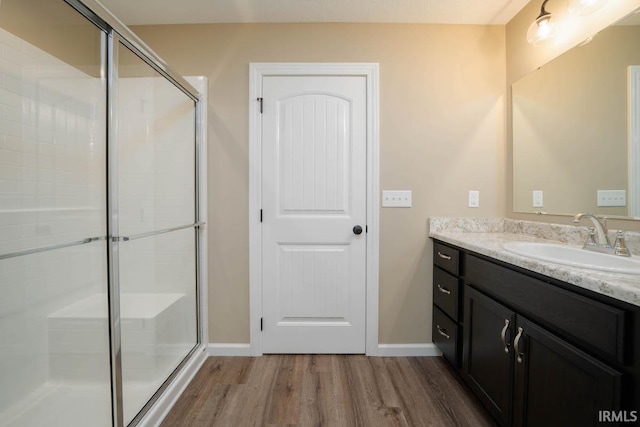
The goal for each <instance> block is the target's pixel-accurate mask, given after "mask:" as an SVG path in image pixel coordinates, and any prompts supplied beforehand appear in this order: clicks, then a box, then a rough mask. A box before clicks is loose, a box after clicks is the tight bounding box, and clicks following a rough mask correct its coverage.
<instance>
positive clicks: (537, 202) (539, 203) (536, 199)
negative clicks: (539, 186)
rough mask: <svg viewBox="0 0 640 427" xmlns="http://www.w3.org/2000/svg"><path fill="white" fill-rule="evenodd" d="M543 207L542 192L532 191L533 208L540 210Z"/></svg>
mask: <svg viewBox="0 0 640 427" xmlns="http://www.w3.org/2000/svg"><path fill="white" fill-rule="evenodd" d="M543 206H544V199H543V193H542V190H533V207H534V208H541V207H543Z"/></svg>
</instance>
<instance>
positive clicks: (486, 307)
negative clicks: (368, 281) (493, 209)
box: [430, 220, 640, 426]
mask: <svg viewBox="0 0 640 427" xmlns="http://www.w3.org/2000/svg"><path fill="white" fill-rule="evenodd" d="M500 221H501V220H495V222H493V223H491V224H484V225H483V226H482V227H479V228H478V227H477V224H475V225H472V226H471V227H470V229H471V230H472V231H474V232H471V233H470V232H465V231H464V230H460V229H455V227H454V231H451V229H448V228H447V227H441V225H442V224H437V225H436V226H435V227H433V226H432V227H431V230H430V236H431V237H432V238H433V239H434V258H433V262H434V267H433V270H434V273H433V278H434V282H433V303H434V307H433V341H434V343H435V344H436V345H437V346H438V347H439V348H440V349H441V351H442V353H443V355H444V356H445V358H446V359H447V360H448V361H449V362H450V363H451V364H452V365H453V366H454V367H455V369H456V370H457V371H458V373H459V374H460V375H461V377H462V378H463V379H464V381H465V382H466V383H467V385H468V386H469V388H470V389H471V390H472V391H473V392H474V394H475V395H476V396H477V397H478V399H479V400H480V401H481V402H482V404H483V405H484V406H485V407H486V408H487V410H488V411H489V412H490V413H491V414H492V415H493V417H494V418H495V420H496V421H497V422H498V423H499V424H500V425H501V426H512V425H513V426H524V425H530V426H532V425H543V426H573V425H575V426H589V425H596V424H598V421H599V419H600V420H603V417H604V416H608V415H606V414H605V413H604V412H603V411H616V416H622V418H620V419H621V420H624V419H626V420H628V421H632V420H633V419H634V418H635V417H638V418H639V420H640V416H639V415H638V413H639V412H640V276H631V275H621V274H611V273H601V272H594V271H589V270H582V269H577V268H570V267H566V266H562V265H554V264H552V263H547V262H543V261H536V260H532V259H528V258H526V257H522V256H518V255H516V254H512V253H509V252H508V251H505V250H504V249H503V244H504V243H506V242H509V241H514V240H516V241H518V240H520V241H540V240H541V239H540V238H539V237H536V236H535V234H536V233H530V234H526V233H518V232H517V231H518V230H514V229H513V227H514V224H515V222H513V223H511V224H508V225H507V226H506V227H505V223H504V221H502V222H500ZM505 221H509V220H505ZM458 225H459V223H458ZM520 226H521V228H522V223H521V224H520ZM509 227H512V228H511V229H508V228H509ZM462 228H464V227H462ZM505 228H507V230H506V231H505ZM515 228H517V224H516V225H515ZM524 228H527V226H525V227H524ZM574 229H575V228H571V230H574ZM514 231H515V232H514ZM520 231H522V230H520ZM538 234H539V233H538ZM543 234H544V233H543ZM633 411H636V412H633ZM609 413H611V412H608V413H607V414H609Z"/></svg>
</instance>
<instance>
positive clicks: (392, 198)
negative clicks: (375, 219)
mask: <svg viewBox="0 0 640 427" xmlns="http://www.w3.org/2000/svg"><path fill="white" fill-rule="evenodd" d="M382 207H383V208H410V207H411V190H385V191H383V192H382Z"/></svg>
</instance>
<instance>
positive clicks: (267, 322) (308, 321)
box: [262, 76, 367, 353]
mask: <svg viewBox="0 0 640 427" xmlns="http://www.w3.org/2000/svg"><path fill="white" fill-rule="evenodd" d="M262 88H263V89H262V92H263V93H262V97H263V102H264V104H263V117H262V215H263V222H262V261H263V263H262V282H263V295H262V303H263V310H262V311H263V337H262V338H263V352H264V353H364V352H365V320H366V316H365V300H366V236H367V234H366V224H365V221H366V175H367V171H366V169H367V164H366V158H367V156H366V154H367V153H366V140H367V134H366V133H367V131H366V129H367V123H366V120H367V114H366V108H367V107H366V105H367V103H366V77H364V76H266V77H264V78H263V86H262ZM356 226H360V227H361V228H362V229H363V231H362V233H361V234H356V232H357V230H355V231H354V227H356Z"/></svg>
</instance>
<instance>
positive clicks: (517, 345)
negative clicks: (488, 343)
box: [513, 327, 524, 363]
mask: <svg viewBox="0 0 640 427" xmlns="http://www.w3.org/2000/svg"><path fill="white" fill-rule="evenodd" d="M523 332H524V329H522V328H520V327H519V328H518V335H516V339H515V341H514V342H513V346H514V347H515V350H516V360H517V361H518V363H522V356H524V354H523V353H520V338H521V337H522V333H523Z"/></svg>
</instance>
